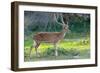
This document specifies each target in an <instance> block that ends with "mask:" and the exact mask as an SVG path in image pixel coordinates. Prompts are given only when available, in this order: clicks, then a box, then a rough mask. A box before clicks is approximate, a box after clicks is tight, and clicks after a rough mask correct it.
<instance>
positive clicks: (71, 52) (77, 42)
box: [24, 38, 90, 61]
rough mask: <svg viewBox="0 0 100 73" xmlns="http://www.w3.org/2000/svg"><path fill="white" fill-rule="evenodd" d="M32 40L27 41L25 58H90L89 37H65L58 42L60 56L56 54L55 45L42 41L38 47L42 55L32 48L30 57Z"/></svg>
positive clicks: (35, 59)
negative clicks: (36, 53) (37, 54)
mask: <svg viewBox="0 0 100 73" xmlns="http://www.w3.org/2000/svg"><path fill="white" fill-rule="evenodd" d="M32 42H33V41H32V40H31V39H29V40H26V41H25V45H24V47H25V49H24V60H25V61H40V60H63V59H87V58H90V40H89V38H81V39H79V38H78V39H64V40H62V41H61V42H59V43H58V56H57V57H55V56H54V51H55V49H54V47H53V44H50V43H41V45H40V46H39V48H38V51H39V54H40V57H36V55H35V49H34V48H33V49H32V53H31V58H30V59H29V51H30V46H31V45H32Z"/></svg>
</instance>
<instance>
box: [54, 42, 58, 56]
mask: <svg viewBox="0 0 100 73" xmlns="http://www.w3.org/2000/svg"><path fill="white" fill-rule="evenodd" d="M54 48H55V56H58V49H57V44H55V43H54Z"/></svg>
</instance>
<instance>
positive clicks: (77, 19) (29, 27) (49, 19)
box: [24, 11, 90, 61]
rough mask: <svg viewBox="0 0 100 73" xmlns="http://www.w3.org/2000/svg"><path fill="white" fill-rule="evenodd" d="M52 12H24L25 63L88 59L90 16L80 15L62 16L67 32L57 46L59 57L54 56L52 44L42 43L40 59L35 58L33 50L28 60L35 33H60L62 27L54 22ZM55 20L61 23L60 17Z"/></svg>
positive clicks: (69, 14)
mask: <svg viewBox="0 0 100 73" xmlns="http://www.w3.org/2000/svg"><path fill="white" fill-rule="evenodd" d="M53 14H54V13H53V12H52V13H51V12H35V11H34V12H32V11H25V12H24V42H25V43H24V47H25V48H24V57H25V61H35V60H55V59H84V58H89V57H90V15H89V14H80V13H55V14H58V15H59V14H62V15H63V19H64V21H65V23H66V22H67V21H68V25H69V30H70V32H67V33H66V35H65V37H64V39H63V40H62V41H61V42H60V43H59V44H58V45H59V46H58V53H59V56H58V57H55V56H54V48H53V45H52V44H48V43H42V44H41V45H40V46H39V48H38V49H39V52H40V55H41V57H39V58H37V57H36V56H35V51H34V48H33V50H32V54H31V59H30V60H29V50H30V46H31V45H32V44H34V43H33V41H34V40H33V39H32V38H33V36H34V34H35V33H37V32H60V31H61V30H62V26H61V25H59V24H57V23H56V22H55V21H54V16H53ZM57 20H58V21H59V22H61V17H58V18H57Z"/></svg>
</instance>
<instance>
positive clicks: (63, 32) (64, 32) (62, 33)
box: [61, 30, 66, 38]
mask: <svg viewBox="0 0 100 73" xmlns="http://www.w3.org/2000/svg"><path fill="white" fill-rule="evenodd" d="M65 34H66V30H62V31H61V35H62V36H63V38H64V36H65Z"/></svg>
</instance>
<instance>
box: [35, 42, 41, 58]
mask: <svg viewBox="0 0 100 73" xmlns="http://www.w3.org/2000/svg"><path fill="white" fill-rule="evenodd" d="M39 45H40V43H36V45H35V52H36V56H37V57H39V54H38V50H37V49H38V47H39Z"/></svg>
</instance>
